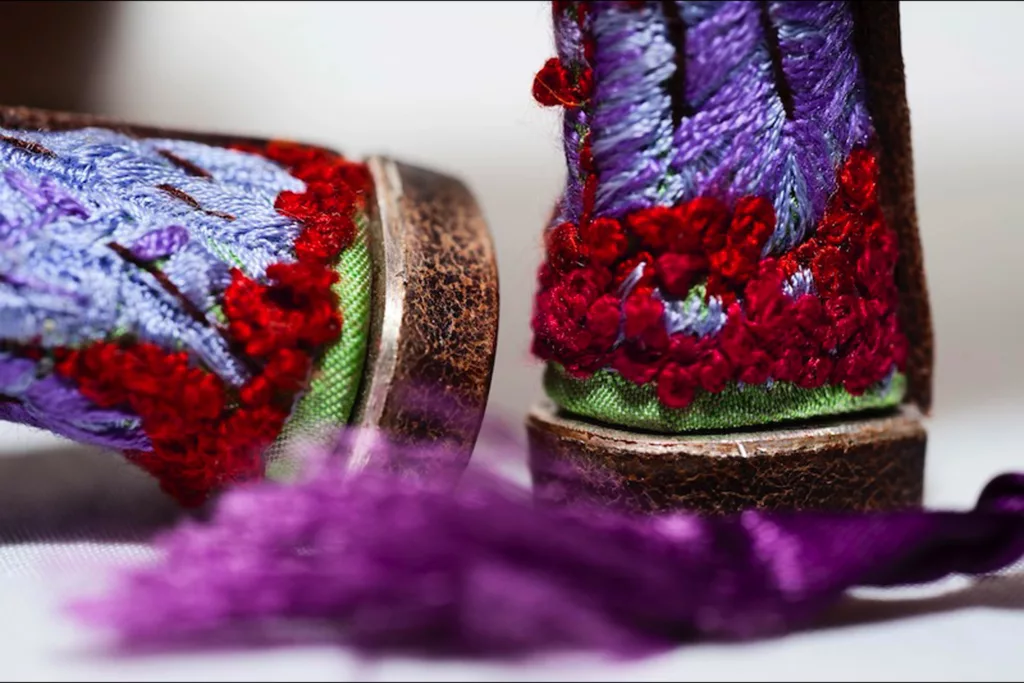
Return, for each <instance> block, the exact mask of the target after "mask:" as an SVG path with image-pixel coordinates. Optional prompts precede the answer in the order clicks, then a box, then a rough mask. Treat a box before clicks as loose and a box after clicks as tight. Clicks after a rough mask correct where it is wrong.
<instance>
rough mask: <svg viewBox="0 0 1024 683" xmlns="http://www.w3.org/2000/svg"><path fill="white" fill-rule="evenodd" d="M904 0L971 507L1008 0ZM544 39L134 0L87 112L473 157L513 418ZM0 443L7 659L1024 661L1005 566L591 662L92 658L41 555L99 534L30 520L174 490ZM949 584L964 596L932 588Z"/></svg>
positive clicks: (452, 18) (1011, 318)
mask: <svg viewBox="0 0 1024 683" xmlns="http://www.w3.org/2000/svg"><path fill="white" fill-rule="evenodd" d="M902 11H903V41H904V42H903V44H904V57H905V60H906V68H907V79H908V93H909V99H910V105H911V111H912V114H911V115H912V123H913V143H914V151H915V162H916V174H917V187H918V193H917V197H918V210H919V215H920V220H921V229H922V236H923V241H924V250H925V259H926V264H927V268H928V275H929V284H930V286H931V292H932V304H933V312H934V316H935V326H936V334H937V338H938V361H937V367H936V403H935V411H934V417H933V419H932V421H931V425H930V428H931V445H930V450H929V464H928V475H927V477H928V480H927V485H928V492H927V496H928V503H929V505H932V506H955V507H964V506H967V505H970V504H971V502H972V500H973V499H974V497H975V496H976V494H977V492H978V491H979V490H980V488H981V486H982V485H983V484H984V482H985V481H986V480H987V479H988V478H989V477H991V476H992V475H993V474H995V473H998V472H1001V471H1005V470H1009V469H1014V468H1017V469H1024V454H1022V450H1021V445H1020V439H1019V434H1020V433H1021V432H1020V430H1019V425H1020V423H1021V422H1022V420H1024V363H1022V362H1021V360H1020V349H1021V336H1022V334H1021V332H1022V324H1024V323H1022V320H1024V316H1022V313H1024V306H1022V305H1021V304H1022V301H1024V290H1022V288H1021V286H1020V283H1021V278H1022V274H1024V265H1022V258H1021V257H1022V250H1024V233H1022V231H1021V227H1020V226H1021V224H1022V217H1024V211H1022V210H1021V209H1022V207H1024V204H1022V202H1024V163H1022V161H1021V159H1022V158H1024V96H1022V87H1024V76H1022V66H1024V40H1021V37H1020V27H1021V26H1022V25H1024V5H1021V4H1018V3H979V2H971V3H965V2H943V3H937V2H935V3H933V2H910V3H903V9H902ZM551 54H552V46H551V38H550V26H549V9H548V6H547V5H546V4H544V3H539V2H344V3H295V2H289V3H276V2H259V3H257V2H251V3H240V2H234V3H212V2H204V3H181V2H178V3H156V2H154V3H125V4H124V5H122V6H121V16H120V20H119V24H118V27H117V31H116V33H115V35H114V39H113V41H112V42H111V44H110V45H108V46H107V50H106V53H105V57H104V59H105V60H106V61H105V63H106V68H105V70H104V76H103V79H102V83H101V84H100V91H101V98H100V106H99V110H100V111H99V112H98V113H105V114H113V115H116V116H119V117H122V118H126V119H129V120H134V121H137V122H140V123H152V124H159V125H166V126H173V127H186V128H199V129H214V130H223V131H229V132H237V133H251V134H256V135H267V136H278V137H294V138H300V139H306V140H310V141H314V142H320V143H325V144H328V145H331V146H334V147H338V148H340V149H342V150H344V151H346V152H347V153H348V154H350V155H353V156H358V155H363V154H370V153H386V154H389V155H392V156H395V157H398V158H401V159H403V160H406V161H409V162H413V163H417V164H420V165H424V166H429V167H432V168H435V169H438V170H442V171H445V172H448V173H452V174H455V175H458V176H460V177H461V178H463V179H464V180H465V181H466V182H467V183H468V184H469V186H470V187H471V188H472V189H473V190H474V192H475V193H476V196H477V197H478V199H479V200H480V202H481V204H482V206H483V209H484V212H485V214H486V216H487V218H488V220H489V223H490V226H491V229H492V231H493V234H494V238H495V241H496V243H497V248H498V253H499V262H500V268H501V278H502V316H501V325H502V329H501V338H500V348H499V352H498V358H497V365H496V371H495V376H494V388H493V392H492V396H491V410H492V413H494V414H495V415H500V416H503V417H505V418H506V419H508V420H511V421H512V422H513V423H518V422H519V421H520V420H521V417H522V415H523V413H524V411H525V410H526V408H527V406H528V405H529V403H530V402H531V401H532V400H534V399H535V398H536V397H538V396H539V393H540V390H539V366H538V365H537V364H536V363H534V362H533V361H532V360H531V359H530V358H529V356H528V315H529V309H530V292H531V290H532V287H533V273H534V269H535V267H536V265H537V264H538V262H539V259H540V229H541V226H542V224H543V222H544V220H545V218H546V216H547V214H548V211H549V208H550V206H551V202H552V200H553V198H554V197H555V195H556V194H557V192H558V191H559V189H560V184H561V182H562V173H563V170H562V168H563V167H562V159H561V157H560V151H559V144H560V143H559V139H558V124H557V115H556V113H555V112H552V111H548V110H543V109H541V108H540V107H538V106H537V105H535V104H534V102H533V101H532V99H531V98H530V95H529V91H530V83H531V80H532V76H533V73H534V72H535V70H536V69H537V68H539V66H540V65H541V64H542V63H543V61H544V60H545V59H546V58H547V57H549V56H550V55H551ZM0 455H3V456H5V457H4V458H3V459H0V498H2V499H0V534H3V535H4V536H5V537H6V538H7V539H9V540H10V542H9V543H7V544H4V545H2V546H0V676H2V677H3V678H9V679H21V680H29V679H32V680H42V679H49V680H53V679H54V678H59V679H90V678H106V679H125V680H127V679H134V680H138V679H139V678H147V679H148V678H154V679H167V680H170V679H182V678H201V679H213V678H216V679H223V680H253V679H279V680H280V679H291V680H311V679H317V680H319V679H335V680H337V679H342V680H344V679H348V678H358V679H366V678H377V679H391V678H413V677H414V678H427V679H437V680H441V679H464V680H470V679H475V678H479V677H489V678H525V679H542V678H545V677H556V678H582V679H597V678H601V677H613V676H629V677H631V678H635V679H643V680H668V679H671V680H685V679H708V678H724V679H729V678H744V677H746V678H750V677H757V678H770V679H791V680H792V679H820V678H839V679H857V678H877V679H882V678H929V679H959V680H965V679H978V680H980V679H992V678H1004V679H1014V678H1017V679H1019V678H1020V677H1022V676H1024V648H1021V646H1020V642H1021V636H1022V631H1021V630H1019V629H1022V627H1024V612H1022V611H1020V608H1021V607H1024V603H1022V599H1024V589H1022V588H1020V584H1019V583H1016V582H1014V581H1011V580H1003V581H1001V582H997V583H992V584H989V585H986V586H984V587H982V588H980V589H978V588H975V589H972V590H968V591H967V592H966V593H959V594H957V595H956V596H954V597H947V598H945V599H943V600H942V601H940V602H938V603H936V602H920V601H918V602H915V603H913V604H903V605H896V606H891V603H881V604H879V603H878V602H863V601H862V602H859V603H857V604H855V605H852V606H849V607H848V608H847V609H845V610H844V611H843V612H842V613H841V614H839V615H838V616H836V617H835V618H834V619H833V620H832V623H831V625H830V626H828V627H827V628H823V629H821V630H818V631H815V632H810V633H803V634H797V635H794V636H791V637H788V638H786V639H782V640H776V641H771V642H765V643H760V644H756V645H747V646H742V647H724V646H691V647H687V648H683V649H681V650H679V651H678V652H675V653H672V654H671V655H668V656H664V657H660V658H656V659H653V660H648V661H645V662H642V663H637V664H633V665H631V666H630V667H629V668H626V669H620V668H617V667H613V666H612V665H610V664H607V663H600V662H596V661H592V660H584V661H579V660H570V661H565V660H560V661H554V662H551V661H549V662H547V663H545V664H540V663H535V664H531V665H524V666H519V667H511V668H500V667H493V666H486V667H481V666H475V665H469V664H466V663H460V662H449V663H435V664H426V663H421V662H415V661H409V660H395V661H385V662H375V663H359V662H358V661H357V660H355V659H354V658H353V657H351V656H350V655H348V654H346V653H345V652H343V651H339V650H335V649H331V648H317V649H309V650H302V651H274V652H266V653H259V654H252V653H250V654H245V655H237V654H236V655H230V654H226V655H203V656H201V657H200V656H197V657H191V658H189V657H172V658H167V657H161V658H151V659H142V660H131V661H127V662H125V661H117V660H109V659H104V658H102V657H98V656H96V655H95V653H94V652H92V651H90V649H89V646H90V645H91V644H92V643H93V642H94V641H93V640H92V637H91V634H88V633H86V632H84V631H82V630H80V629H79V628H78V627H77V626H75V625H74V624H73V623H72V622H70V621H67V620H65V619H64V618H63V617H62V616H61V615H60V613H59V612H58V611H57V610H56V605H57V603H58V602H59V600H60V599H61V597H62V596H63V595H64V591H65V590H66V587H63V586H62V587H60V588H59V589H58V588H57V587H55V585H54V583H53V580H52V577H53V571H52V569H40V568H39V566H40V565H39V563H40V562H41V563H43V565H46V566H50V565H53V564H55V563H56V564H57V565H59V566H60V567H61V568H62V570H61V571H64V572H65V575H67V576H71V575H72V574H74V575H76V576H78V577H82V576H84V575H85V574H86V572H87V569H86V565H87V564H89V563H92V562H93V561H94V560H100V561H102V560H105V559H108V558H109V557H111V556H112V553H114V552H115V551H114V550H112V549H111V547H110V546H104V545H102V544H99V543H96V542H89V541H83V540H80V541H79V542H76V543H69V542H57V541H51V542H39V541H40V539H41V538H44V537H51V538H57V537H58V536H60V535H61V533H62V532H66V531H67V530H69V529H73V528H74V521H75V519H77V518H79V517H80V516H82V515H85V514H87V513H88V514H92V513H96V512H99V513H101V515H102V514H107V515H108V516H118V515H120V516H122V517H123V516H125V515H127V516H130V517H131V518H133V519H134V520H136V521H137V522H138V523H139V524H140V525H141V526H145V525H146V524H148V523H150V522H152V521H153V520H156V519H160V518H161V517H162V516H163V515H166V514H168V513H169V508H168V507H167V505H166V502H164V501H161V500H160V499H159V497H158V496H157V495H156V494H155V493H154V492H153V490H152V488H151V486H150V485H149V482H147V481H145V480H143V479H142V478H141V477H139V476H137V475H136V473H135V472H133V471H129V470H127V469H126V468H124V467H122V466H121V464H120V463H119V462H118V461H117V460H116V458H114V457H112V456H109V455H107V454H99V453H94V452H90V451H85V450H77V449H73V448H69V447H68V446H67V445H65V444H62V443H61V442H59V441H57V440H56V439H53V438H51V437H49V436H46V435H42V434H39V433H34V432H30V431H28V430H25V429H21V428H15V427H9V426H5V425H0ZM43 520H45V521H43ZM70 535H71V536H72V537H73V536H74V534H73V533H71V534H70ZM64 536H68V534H67V533H65V534H64ZM116 552H118V553H120V554H127V553H132V552H141V551H140V550H139V549H138V548H137V547H133V546H123V547H122V548H121V549H120V550H118V551H116ZM953 588H955V586H953V585H952V584H951V585H950V586H947V587H946V589H948V590H952V589H953ZM944 590H945V589H944ZM889 597H890V598H891V597H892V596H889ZM887 604H889V605H890V606H888V607H887ZM954 604H955V605H958V606H960V607H961V609H960V610H958V611H955V612H949V611H942V610H941V609H940V608H945V607H948V606H951V605H954Z"/></svg>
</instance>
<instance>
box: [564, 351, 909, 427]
mask: <svg viewBox="0 0 1024 683" xmlns="http://www.w3.org/2000/svg"><path fill="white" fill-rule="evenodd" d="M906 385H907V382H906V377H905V376H904V375H902V374H897V375H895V376H894V377H893V379H892V381H891V382H889V383H888V384H887V385H886V386H884V387H878V388H875V389H871V390H869V391H867V392H865V393H864V394H862V395H860V396H853V395H852V394H850V393H849V392H847V391H846V390H845V389H843V388H842V387H841V386H823V387H819V388H817V389H801V388H800V387H798V386H796V385H794V384H789V383H785V382H776V383H774V384H773V385H772V386H770V387H768V386H767V385H758V386H743V387H739V386H736V385H732V386H729V387H727V388H726V389H725V390H724V391H722V392H719V393H715V394H712V393H708V392H703V391H702V392H698V394H697V396H696V397H695V398H694V400H693V403H691V404H690V405H689V406H688V407H686V408H684V409H682V410H673V409H671V408H666V407H665V406H664V405H662V403H661V402H660V401H659V400H658V397H657V394H656V393H655V386H654V385H653V384H645V385H643V386H637V385H635V384H633V383H632V382H630V381H628V380H626V379H623V377H622V376H621V375H619V374H618V373H616V372H613V371H611V370H602V371H600V372H597V373H595V374H594V376H592V377H591V378H589V379H586V380H580V379H576V378H574V377H571V376H569V375H568V374H566V372H565V371H564V370H563V369H562V367H561V366H560V365H557V364H554V363H552V364H549V365H548V367H547V370H546V372H545V374H544V388H545V389H546V391H547V394H548V396H549V397H550V398H551V400H552V401H554V402H555V403H556V404H557V405H558V406H559V407H561V408H562V409H563V410H566V411H568V412H570V413H575V414H577V415H580V416H583V417H587V418H590V419H593V420H597V421H599V422H604V423H607V424H610V425H613V426H618V427H632V428H634V429H643V430H646V431H652V432H664V433H670V434H678V433H683V432H696V431H709V430H720V429H736V428H740V427H756V426H763V425H768V424H775V423H779V422H787V421H793V420H805V419H808V418H814V417H824V416H828V415H840V414H844V413H853V412H857V411H862V410H870V409H877V408H886V407H890V406H895V405H898V404H899V403H900V402H901V401H902V400H903V397H904V395H905V393H906Z"/></svg>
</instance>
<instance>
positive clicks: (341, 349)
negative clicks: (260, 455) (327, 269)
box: [267, 214, 373, 479]
mask: <svg viewBox="0 0 1024 683" xmlns="http://www.w3.org/2000/svg"><path fill="white" fill-rule="evenodd" d="M367 221H368V219H367V217H366V216H365V215H363V214H360V215H359V216H358V217H357V218H356V238H355V241H354V242H353V243H352V245H351V246H350V247H349V248H348V249H346V250H345V251H343V252H342V254H341V257H340V259H339V261H338V265H337V272H338V274H339V275H340V279H339V281H338V283H337V284H336V285H335V286H334V291H335V293H336V294H337V295H338V302H339V307H340V309H341V312H342V316H343V322H342V328H341V338H340V339H339V340H338V341H337V342H336V343H335V344H334V345H333V346H331V347H330V348H328V349H327V350H326V351H325V352H324V354H323V356H322V357H321V358H320V360H319V362H318V363H317V366H316V368H315V369H314V372H313V379H312V381H311V382H310V386H309V390H308V391H307V392H306V393H305V394H304V395H303V396H302V398H301V399H300V400H299V402H298V404H297V405H296V406H295V410H294V411H293V412H292V415H291V417H290V418H289V419H288V422H287V424H285V427H284V430H283V431H282V432H281V435H280V436H279V437H278V439H277V442H276V443H275V444H274V446H272V447H271V449H270V452H269V453H268V455H267V477H269V478H271V479H287V478H289V477H290V476H291V475H292V474H293V473H294V471H295V463H293V462H290V459H289V457H288V455H289V453H288V450H289V445H290V444H291V443H292V442H293V441H294V440H295V439H304V438H311V439H316V438H317V437H319V436H322V435H323V434H324V433H326V432H327V431H328V429H329V428H332V427H333V428H336V427H339V426H342V425H345V424H348V421H349V418H350V417H351V414H352V407H353V406H354V404H355V400H356V395H357V394H358V392H359V383H360V380H361V379H362V376H363V365H364V363H365V361H366V347H367V341H368V336H369V327H370V306H371V303H370V296H371V291H370V290H371V282H372V278H371V273H372V270H373V263H372V259H371V256H370V248H369V244H368V242H367V239H366V231H367Z"/></svg>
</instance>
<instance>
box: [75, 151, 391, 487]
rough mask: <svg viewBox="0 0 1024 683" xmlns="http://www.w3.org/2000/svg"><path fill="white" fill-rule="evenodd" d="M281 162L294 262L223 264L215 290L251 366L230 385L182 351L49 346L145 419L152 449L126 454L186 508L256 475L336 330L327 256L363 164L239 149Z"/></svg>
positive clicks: (93, 390)
mask: <svg viewBox="0 0 1024 683" xmlns="http://www.w3.org/2000/svg"><path fill="white" fill-rule="evenodd" d="M237 148H238V149H242V150H243V151H247V152H250V153H255V154H261V155H263V156H265V157H267V158H269V159H271V160H272V161H275V162H277V163H279V164H281V165H282V166H284V167H285V168H287V169H288V170H289V171H290V172H291V173H292V175H294V176H295V177H297V178H299V179H300V180H302V181H304V182H305V183H306V191H305V192H302V193H294V192H282V193H281V194H280V195H279V196H278V198H277V201H276V203H275V207H276V208H277V209H278V211H279V212H281V213H282V214H285V215H287V216H290V217H292V218H294V219H296V220H297V221H299V222H301V223H302V228H303V229H302V232H301V233H300V235H299V237H298V238H297V240H296V242H295V256H296V261H295V262H294V263H278V264H274V265H271V266H270V267H269V268H267V271H266V283H260V282H256V281H254V280H252V279H249V278H248V277H246V276H245V275H244V274H243V273H242V272H241V271H239V270H237V269H236V270H234V271H232V277H231V283H230V285H229V286H228V288H227V289H226V291H225V293H224V301H223V304H224V305H223V309H224V314H225V316H226V318H227V320H228V327H227V332H226V334H227V336H228V337H229V339H230V340H231V341H232V342H233V343H235V344H237V345H238V347H239V349H240V352H241V353H242V354H244V356H245V357H246V358H247V359H248V360H249V361H250V363H251V364H252V365H253V366H254V367H256V368H258V370H257V372H256V373H255V374H254V375H253V376H252V377H251V379H250V380H249V381H248V382H247V383H246V384H245V385H244V386H243V387H240V388H239V389H237V390H235V389H234V388H232V387H229V386H227V385H226V384H225V383H224V382H223V381H222V380H221V379H220V378H219V377H217V376H216V375H214V374H213V373H210V372H209V371H207V370H205V369H202V368H198V367H195V366H193V365H191V364H190V362H189V358H188V356H187V355H186V354H184V353H172V352H169V351H167V350H165V349H163V348H161V347H159V346H156V345H153V344H148V343H138V342H131V341H122V342H99V343H96V344H92V345H89V346H87V347H85V348H83V349H79V350H67V349H61V350H58V351H56V352H55V357H56V360H57V364H56V368H57V371H58V373H60V374H61V375H63V376H65V377H68V378H71V379H72V380H74V381H75V382H76V383H77V385H78V387H79V389H80V391H81V392H82V394H83V395H84V396H86V397H87V398H89V399H90V400H92V401H94V402H95V403H96V404H97V405H100V406H106V407H113V406H118V405H126V406H128V407H130V408H131V409H132V410H133V411H134V412H135V413H136V414H137V415H138V416H139V417H140V418H141V420H142V426H143V429H144V430H145V432H146V434H147V436H149V438H150V441H151V443H152V445H153V449H152V451H149V452H141V451H133V452H130V453H127V454H126V455H127V456H128V457H129V458H130V459H132V460H133V461H134V462H136V463H137V464H138V465H140V466H141V467H143V468H144V469H145V470H147V471H148V472H150V473H151V474H152V475H153V476H155V477H156V478H157V479H158V480H159V481H160V483H161V486H162V487H163V488H164V490H165V491H167V492H168V493H169V494H170V495H172V496H173V497H174V498H176V499H177V500H178V501H179V502H181V503H182V504H183V505H186V506H196V505H200V504H202V503H203V502H204V501H205V500H206V499H207V498H208V497H209V495H210V494H211V493H212V492H214V491H216V490H218V489H221V488H223V487H224V486H226V485H228V484H231V483H234V482H239V481H247V480H253V479H258V478H260V477H262V475H263V462H262V457H261V456H262V452H263V451H264V449H265V448H266V447H267V446H268V445H269V444H271V443H272V442H273V440H274V439H275V438H277V436H278V434H279V433H280V431H281V428H282V427H283V426H284V423H285V421H286V420H287V418H288V415H289V414H290V412H291V409H292V405H293V402H294V400H295V396H296V395H297V393H298V392H299V391H300V390H301V389H302V387H303V386H305V384H306V381H307V379H308V376H309V373H310V371H311V369H312V366H313V362H314V359H315V357H316V354H317V353H318V352H319V350H320V349H322V348H323V347H324V346H325V345H327V344H330V343H332V342H334V341H336V340H337V339H338V338H339V336H340V334H341V326H342V318H341V313H340V312H339V310H338V301H337V296H336V295H335V294H334V293H333V292H332V291H331V287H332V285H333V284H334V283H335V282H336V281H337V274H336V273H335V272H334V271H333V270H332V268H331V263H332V262H333V261H334V260H335V259H336V258H337V257H338V256H339V255H340V254H341V252H342V251H343V250H344V249H345V248H347V247H348V246H349V245H350V244H351V243H352V240H353V238H354V236H355V225H354V223H353V213H354V211H355V210H356V209H357V208H359V207H363V206H365V202H366V198H367V196H368V194H369V191H370V183H371V180H370V176H369V173H368V170H367V169H366V167H365V166H363V165H361V164H354V163H351V162H348V161H346V160H345V159H343V158H342V157H340V156H338V155H335V154H333V153H331V152H328V151H326V150H323V149H318V148H315V147H307V146H304V145H298V144H295V143H290V142H271V143H268V144H267V145H266V146H265V147H259V146H248V145H247V146H238V147H237Z"/></svg>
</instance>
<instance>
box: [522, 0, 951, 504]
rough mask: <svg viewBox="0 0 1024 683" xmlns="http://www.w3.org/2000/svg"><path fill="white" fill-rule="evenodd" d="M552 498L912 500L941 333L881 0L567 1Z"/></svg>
mask: <svg viewBox="0 0 1024 683" xmlns="http://www.w3.org/2000/svg"><path fill="white" fill-rule="evenodd" d="M553 16H554V28H555V37H556V43H557V51H558V57H557V58H554V59H552V60H549V61H548V63H547V64H545V66H544V68H543V69H542V70H541V71H540V72H539V73H538V74H537V78H536V80H535V82H534V95H535V96H536V97H537V99H538V100H539V101H540V102H541V103H542V104H546V105H556V106H561V107H563V108H564V117H565V149H566V158H567V166H568V180H567V185H566V189H565V192H564V194H563V196H562V198H561V200H560V202H559V203H558V206H557V208H556V211H555V215H554V217H553V219H552V222H551V224H550V225H549V226H548V228H547V229H546V231H545V239H544V242H545V247H546V258H545V262H544V264H543V265H542V267H541V269H540V274H539V286H538V291H537V295H536V300H535V310H534V318H533V323H532V324H533V330H534V347H533V348H534V353H535V354H536V355H537V356H538V357H540V358H541V359H543V360H544V361H546V362H547V369H546V375H545V389H546V393H547V396H548V400H546V401H544V402H542V403H541V404H540V405H538V406H536V407H535V408H534V410H533V411H532V413H531V414H530V416H529V417H528V420H527V429H528V432H529V438H530V448H531V468H532V471H533V478H534V485H535V489H536V493H537V496H538V498H539V499H540V500H543V501H547V502H555V503H557V502H562V501H567V500H589V501H594V502H599V503H602V504H609V505H618V506H623V507H626V508H630V509H634V510H658V509H668V508H690V509H695V510H701V511H707V512H734V511H738V510H742V509H746V508H751V507H760V508H817V509H835V510H842V509H851V510H861V509H892V508H902V507H910V506H916V505H919V504H920V503H921V499H922V493H923V473H924V460H925V443H926V434H925V430H924V428H923V426H922V423H921V414H922V413H925V412H927V410H928V408H929V405H930V400H931V399H930V394H931V367H932V339H931V323H930V313H929V306H928V298H927V291H926V286H925V280H924V273H923V266H922V256H921V248H920V242H919V238H918V233H917V224H916V214H915V208H914V197H913V179H912V166H911V151H910V134H909V114H908V109H907V105H906V99H905V88H904V76H903V64H902V56H901V50H900V34H899V9H898V5H897V3H895V2H877V3H853V2H850V3H845V2H724V3H697V2H673V1H668V2H606V3H583V2H556V3H554V7H553Z"/></svg>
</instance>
